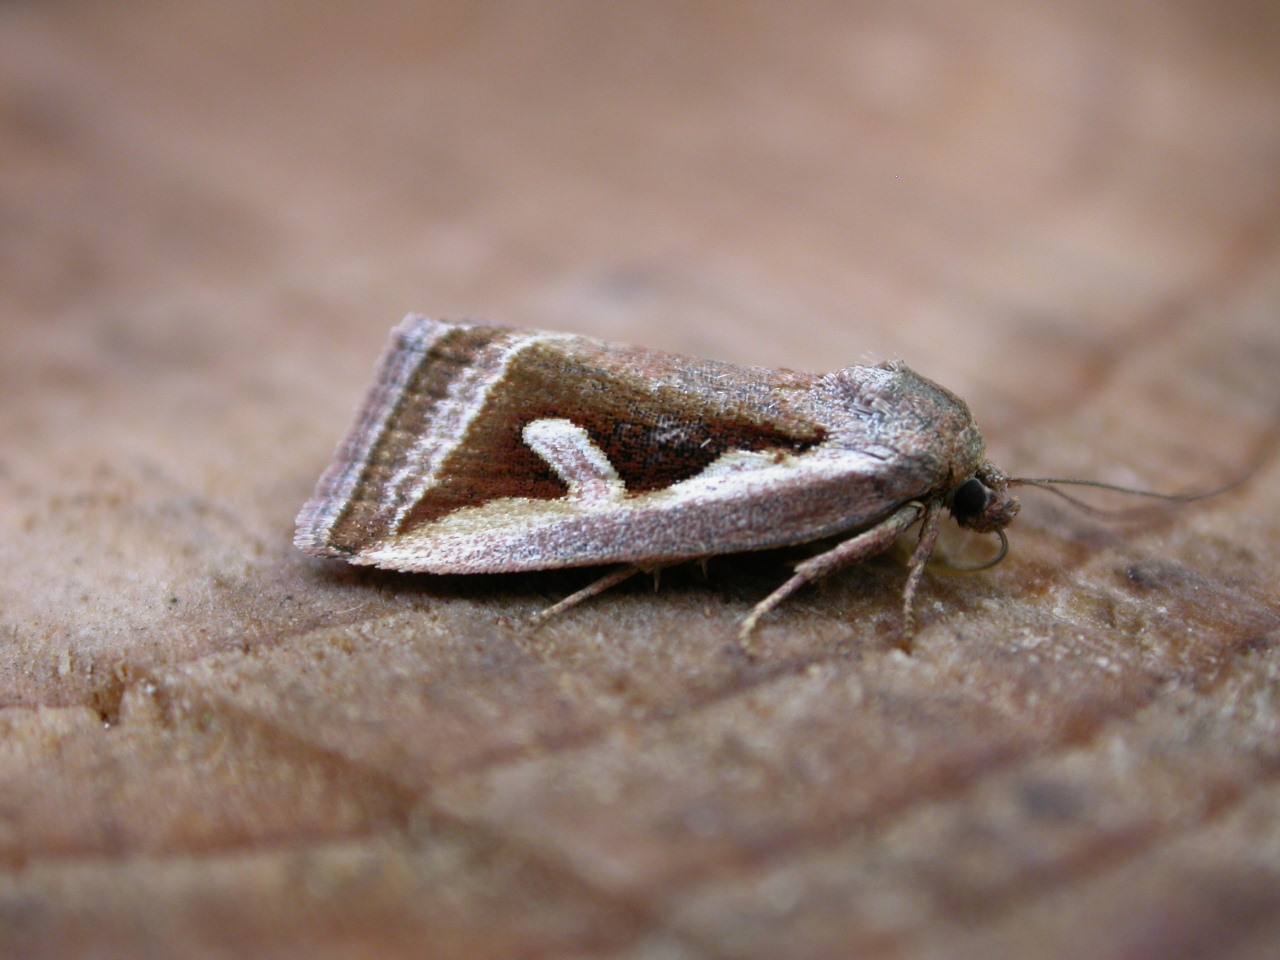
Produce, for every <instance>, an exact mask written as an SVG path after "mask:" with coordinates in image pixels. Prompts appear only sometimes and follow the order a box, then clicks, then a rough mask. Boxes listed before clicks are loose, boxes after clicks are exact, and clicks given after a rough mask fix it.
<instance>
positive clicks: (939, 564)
mask: <svg viewBox="0 0 1280 960" xmlns="http://www.w3.org/2000/svg"><path fill="white" fill-rule="evenodd" d="M993 533H995V535H996V536H997V537H999V538H1000V552H999V553H997V554H996V555H995V556H994V557H992V558H991V559H990V560H984V561H983V562H982V563H980V564H978V565H977V566H974V567H957V566H956V565H955V564H951V563H947V561H945V560H934V561H933V566H934V567H936V568H937V569H939V570H943V571H946V572H947V573H977V572H978V571H979V570H990V569H991V568H992V567H994V566H995V565H996V564H997V563H999V562H1000V561H1001V560H1003V559H1004V558H1005V556H1006V555H1007V554H1008V553H1009V538H1008V537H1007V536H1005V533H1004V531H1003V530H995V531H993Z"/></svg>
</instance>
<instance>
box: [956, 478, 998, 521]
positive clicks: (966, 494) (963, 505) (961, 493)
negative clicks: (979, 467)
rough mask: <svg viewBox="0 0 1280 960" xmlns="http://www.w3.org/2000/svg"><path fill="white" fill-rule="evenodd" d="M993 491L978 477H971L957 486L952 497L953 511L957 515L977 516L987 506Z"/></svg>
mask: <svg viewBox="0 0 1280 960" xmlns="http://www.w3.org/2000/svg"><path fill="white" fill-rule="evenodd" d="M990 498H991V491H990V490H988V489H987V486H986V484H984V483H983V482H982V481H981V480H979V479H978V478H977V477H970V478H969V479H968V480H966V481H965V482H964V483H962V484H960V486H958V487H957V488H956V492H955V496H953V497H952V498H951V512H952V513H953V514H954V515H955V516H957V517H976V516H978V514H980V513H982V511H983V510H985V509H986V508H987V501H988V500H989V499H990Z"/></svg>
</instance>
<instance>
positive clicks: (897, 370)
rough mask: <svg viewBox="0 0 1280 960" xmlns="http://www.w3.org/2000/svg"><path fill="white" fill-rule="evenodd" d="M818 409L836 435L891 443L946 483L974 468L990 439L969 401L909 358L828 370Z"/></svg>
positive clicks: (908, 461) (895, 453)
mask: <svg viewBox="0 0 1280 960" xmlns="http://www.w3.org/2000/svg"><path fill="white" fill-rule="evenodd" d="M810 400H811V403H810V407H811V413H810V416H812V417H813V418H814V419H815V420H817V421H819V422H821V423H822V425H823V426H824V427H825V428H826V429H827V430H829V431H830V442H831V443H832V444H834V445H837V446H840V447H846V448H856V449H862V450H868V451H877V450H878V451H883V455H884V456H885V457H886V458H893V459H894V460H895V461H898V462H901V463H902V464H904V465H910V468H912V469H917V470H920V471H923V472H927V473H928V474H930V475H931V476H933V477H935V478H936V482H937V484H938V485H939V486H942V487H946V486H950V485H954V484H956V483H959V482H961V481H962V480H964V479H965V478H967V477H969V476H972V475H973V474H974V473H975V472H976V471H977V470H978V468H979V467H980V466H981V464H982V463H983V454H984V452H985V445H984V443H983V441H982V434H981V433H979V432H978V427H977V424H975V423H974V422H973V417H972V415H970V413H969V408H968V407H967V406H966V405H965V403H964V401H963V400H961V399H960V398H959V397H957V396H956V395H955V394H953V393H951V392H950V391H949V390H946V389H945V388H943V387H940V386H938V385H937V384H936V383H934V382H933V381H932V380H928V379H926V378H924V377H922V376H920V375H919V374H918V373H916V372H915V371H913V370H911V369H910V368H908V367H907V366H906V365H905V364H903V363H901V362H892V363H885V364H880V365H878V366H874V367H848V368H846V369H844V370H838V371H836V372H835V373H831V374H828V375H827V376H825V377H823V378H821V380H819V381H818V383H817V385H816V386H815V388H814V390H813V392H812V395H811V398H810Z"/></svg>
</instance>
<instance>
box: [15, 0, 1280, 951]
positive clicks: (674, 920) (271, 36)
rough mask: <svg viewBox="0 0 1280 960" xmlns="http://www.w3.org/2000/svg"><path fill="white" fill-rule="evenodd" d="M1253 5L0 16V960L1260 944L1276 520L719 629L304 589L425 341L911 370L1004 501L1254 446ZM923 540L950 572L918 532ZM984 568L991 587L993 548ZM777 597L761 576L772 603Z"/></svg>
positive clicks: (707, 597)
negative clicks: (295, 522) (356, 471)
mask: <svg viewBox="0 0 1280 960" xmlns="http://www.w3.org/2000/svg"><path fill="white" fill-rule="evenodd" d="M1278 43H1280V18H1278V17H1277V14H1276V13H1275V12H1274V7H1272V6H1271V5H1265V4H1261V3H1258V4H1252V5H1251V4H1248V3H1241V4H1234V5H1229V6H1223V5H1221V4H1217V3H1210V2H1208V0H1203V2H1183V3H1147V4H1120V5H1117V4H1111V3H1101V2H1099V3H1096V4H1095V3H1065V2H1062V3H1055V2H1035V0H1032V2H1029V3H1017V4H1014V3H1008V4H996V3H987V4H983V3H976V4H965V5H959V6H956V5H918V6H917V5H913V4H903V3H900V2H893V3H888V2H886V3H862V4H857V5H844V4H831V5H820V4H813V5H804V6H800V5H791V4H785V5H784V4H771V3H759V4H752V3H735V4H718V3H711V2H706V3H685V4H676V3H658V4H639V3H636V4H626V3H614V4H599V3H594V2H590V3H588V2H583V3H576V4H575V3H571V2H561V3H548V4H532V3H531V4H510V5H493V4H484V3H468V4H440V5H438V6H434V7H432V6H427V5H406V6H405V7H403V8H400V7H393V6H388V5H386V4H378V3H374V4H359V5H357V4H349V5H329V4H316V3H310V4H303V3H294V2H282V3H275V4H250V3H234V2H232V3H223V4H212V5H210V4H204V5H200V6H196V5H192V4H181V3H175V2H162V0H153V2H141V0H140V2H133V3H126V4H112V5H104V4H93V3H72V2H62V3H57V2H54V3H43V4H35V3H21V2H10V3H5V4H0V324H3V344H4V349H3V351H0V561H3V569H4V577H3V578H2V579H0V644H2V646H0V650H3V659H2V661H0V691H2V693H0V702H2V703H3V704H4V706H3V709H2V710H0V731H2V733H0V851H3V858H2V861H0V862H2V863H3V867H2V868H0V955H3V956H6V957H9V956H14V957H32V958H64V957H76V956H93V957H132V958H149V957H157V958H159V957H166V958H167V957H188V956H189V957H203V956H218V957H228V956H258V957H282V958H283V957H299V956H306V957H311V958H320V960H325V958H339V957H341V958H348V957H401V956H404V957H468V958H487V957H494V958H507V957H515V956H530V957H557V958H559V957H566V958H568V957H608V958H617V960H622V958H627V960H642V958H643V960H651V958H675V960H686V958H688V960H700V958H730V957H742V958H762V960H764V958H769V960H774V958H781V957H796V958H822V957H833V958H834V957H850V956H857V957H904V958H950V957H960V958H969V957H973V958H990V957H1010V958H1038V957H1046V958H1050V957H1051V958H1059V957H1061V958H1077V957H1090V958H1148V957H1150V958H1161V960H1164V958H1171V957H1192V956H1194V957H1224V958H1225V957H1231V958H1265V957H1273V956H1275V955H1276V953H1277V949H1278V948H1280V782H1278V781H1277V771H1280V676H1278V673H1280V651H1278V650H1277V644H1276V641H1277V638H1280V594H1278V592H1277V587H1276V573H1277V566H1278V565H1280V519H1277V518H1278V517H1280V510H1278V509H1277V507H1278V506H1280V503H1278V500H1280V483H1278V482H1277V476H1278V474H1277V465H1276V463H1275V462H1274V461H1270V462H1268V463H1267V465H1266V466H1264V468H1263V470H1262V471H1261V472H1260V473H1259V474H1258V475H1257V476H1256V478H1255V479H1254V481H1253V482H1252V483H1251V484H1250V485H1248V486H1247V487H1246V488H1244V489H1242V490H1240V491H1237V492H1235V493H1232V494H1230V495H1226V496H1223V497H1221V498H1220V499H1218V500H1215V501H1212V502H1210V503H1207V504H1204V505H1201V506H1198V507H1195V508H1188V509H1184V510H1180V511H1177V512H1174V513H1171V514H1168V515H1166V516H1163V517H1161V518H1159V519H1157V520H1155V521H1153V522H1150V523H1146V524H1142V525H1137V526H1134V525H1115V524H1104V523H1099V522H1096V521H1094V520H1091V519H1088V518H1086V517H1083V516H1081V515H1079V514H1077V513H1074V512H1072V511H1070V510H1069V509H1067V508H1065V507H1064V506H1062V505H1060V504H1059V503H1057V502H1056V501H1052V500H1050V499H1048V498H1044V497H1042V498H1038V499H1033V497H1034V494H1030V495H1028V500H1030V501H1031V502H1030V503H1029V504H1028V506H1027V508H1026V509H1025V510H1024V512H1023V515H1022V516H1021V517H1020V518H1019V520H1018V521H1017V523H1016V524H1015V526H1014V527H1013V528H1012V529H1011V531H1010V532H1011V534H1012V537H1013V540H1014V550H1013V554H1012V556H1011V557H1010V558H1009V560H1008V561H1007V562H1006V563H1005V564H1004V565H1003V566H1001V567H999V568H997V569H996V570H993V571H990V572H988V573H984V574H980V575H975V576H965V577H961V576H945V575H942V574H937V575H934V576H931V577H930V578H928V580H927V581H926V584H925V586H924V589H923V591H922V594H921V602H920V614H921V622H922V629H921V632H920V635H919V638H918V643H917V652H916V654H915V656H914V657H912V658H907V657H905V656H903V655H901V654H899V653H896V652H893V651H892V650H891V649H890V647H889V645H888V643H887V636H888V634H887V628H888V624H889V623H890V622H891V618H892V616H893V611H894V608H895V606H896V602H897V591H898V589H899V587H900V585H901V582H902V576H903V571H902V567H901V563H900V561H899V562H894V561H892V560H884V561H882V562H876V563H873V564H871V565H869V566H868V567H867V568H866V569H864V570H860V571H855V572H852V573H850V574H848V575H846V576H844V577H842V578H840V579H839V580H838V581H837V582H834V583H832V584H831V585H830V586H829V587H828V589H826V590H822V591H816V590H815V591H812V592H808V593H805V594H803V595H802V596H800V597H798V598H797V599H796V600H795V601H793V602H791V603H789V604H787V605H786V606H785V607H784V608H782V609H781V610H779V611H778V612H777V613H776V614H775V615H774V616H772V617H771V618H770V619H769V620H768V621H766V623H765V624H763V626H762V630H761V633H760V640H761V646H762V648H764V649H765V651H766V653H765V655H764V656H763V657H762V659H761V660H760V661H759V662H758V663H751V662H748V661H746V660H744V659H743V658H742V657H741V656H740V655H738V654H736V653H735V651H734V649H733V647H732V643H731V638H732V636H733V629H734V628H733V624H734V621H735V619H736V618H737V617H738V616H741V615H742V613H744V612H745V610H746V609H747V608H748V606H749V605H750V603H752V602H753V601H754V600H756V599H758V598H759V597H761V596H762V595H763V594H764V593H765V592H767V591H768V589H770V587H771V586H773V585H775V584H776V583H777V582H778V580H779V578H780V577H781V576H783V575H785V572H786V565H785V563H786V559H787V558H784V557H776V556H774V557H768V556H765V557H751V558H746V559H726V560H720V561H717V562H715V563H713V564H712V566H711V570H710V574H709V578H708V579H707V580H706V581H703V580H701V579H699V577H698V576H697V574H696V572H689V573H680V572H676V573H673V574H671V575H668V576H667V577H666V578H665V579H664V585H663V589H662V591H661V592H659V593H657V594H656V595H655V594H653V593H652V592H650V591H649V590H648V589H647V588H646V587H644V586H643V585H636V586H633V587H630V588H623V589H619V590H618V591H617V592H615V593H613V594H612V595H609V596H606V597H603V598H600V599H599V600H598V601H597V602H594V603H592V604H590V605H588V606H584V607H582V608H580V609H578V610H574V611H572V612H571V613H570V614H568V615H566V616H565V617H564V618H563V619H561V620H559V621H557V622H555V623H553V624H551V625H549V626H548V627H547V628H545V629H544V630H542V631H541V632H539V633H536V634H532V633H530V632H528V631H527V630H525V629H523V628H522V627H521V625H520V622H521V618H522V617H524V616H525V615H526V614H528V613H530V612H531V611H533V610H535V609H537V608H538V607H540V606H541V605H543V604H545V603H547V602H548V601H549V600H552V599H554V598H557V597H559V596H562V595H563V594H564V593H565V592H567V591H568V590H570V589H572V588H573V587H575V586H577V585H580V584H581V583H582V582H584V580H583V577H582V575H580V574H548V575H538V576H500V577H492V578H470V579H468V578H459V577H455V578H423V577H411V576H392V575H386V574H378V573H372V572H359V571H353V570H350V569H346V568H343V567H342V566H341V565H338V566H333V565H329V564H326V563H323V562H319V561H315V562H312V561H309V560H307V559H306V558H304V557H302V556H301V555H300V554H298V553H297V552H296V551H295V550H293V548H292V547H291V546H290V535H291V524H292V518H293V514H294V512H295V511H296V510H297V508H298V506H299V505H300V504H301V502H302V501H303V499H304V498H305V497H306V496H307V494H308V493H309V491H310V488H311V485H312V484H313V483H314V481H315V478H316V476H317V475H318V473H319V471H320V469H321V468H322V467H323V465H324V464H325V462H326V461H327V459H328V457H329V454H330V452H331V450H332V447H333V444H334V443H335V442H336V441H337V439H338V437H339V436H340V435H341V433H342V431H343V430H344V429H345V426H346V423H347V421H348V418H349V417H350V415H351V412H352V409H353V408H354V405H355V403H356V401H357V399H358V397H359V394H360V392H361V390H362V389H363V386H364V383H365V381H366V378H367V376H368V374H369V370H370V368H371V365H372V363H373V361H374V359H375V357H376V356H377V353H378V350H379V349H380V348H381V345H382V343H383V341H384V338H385V336H386V332H387V330H388V328H389V327H390V326H391V325H392V324H394V323H395V322H397V321H398V320H399V318H400V317H401V316H402V315H403V314H404V313H406V312H408V311H409V310H411V309H413V310H421V311H425V312H428V313H431V314H434V315H439V316H452V317H475V318H484V319H488V320H493V321H495V322H500V323H508V324H513V325H520V326H527V327H547V328H553V329H567V330H576V331H580V332H583V333H590V334H593V335H596V336H602V337H606V338H609V339H614V340H621V341H630V342H636V343H642V344H645V345H648V346H653V347H658V348H664V349H670V350H677V351H682V352H686V353H693V354H701V355H707V356H714V357H718V358H721V359H726V360H732V361H736V362H742V363H758V364H768V365H784V366H792V367H796V368H799V369H815V370H821V369H829V368H832V367H836V366H843V365H847V364H849V363H854V362H860V361H865V360H874V359H880V358H884V357H892V356H901V357H903V358H905V359H907V360H908V361H909V362H910V363H911V364H912V366H913V367H915V368H916V369H918V370H920V371H921V372H922V373H924V374H926V375H928V376H930V377H933V378H935V379H937V380H938V381H939V382H941V383H943V384H945V385H947V386H948V387H950V388H952V389H954V390H955V391H956V392H958V393H959V394H960V395H962V396H964V397H966V398H967V399H968V400H969V401H970V403H971V404H972V406H973V407H974V410H975V413H976V415H977V416H978V419H979V422H980V423H981V424H982V425H983V427H984V430H985V432H986V434H987V438H988V441H989V444H990V446H991V447H992V450H993V455H994V457H995V459H996V460H997V462H998V463H1000V464H1001V465H1003V466H1004V467H1006V468H1007V469H1009V470H1011V471H1013V472H1017V473H1024V474H1046V473H1047V474H1056V473H1067V474H1073V475H1084V476H1092V477H1098V478H1102V479H1109V480H1114V481H1119V482H1128V483H1138V484H1142V485H1150V486H1158V487H1161V488H1166V489H1179V488H1187V487H1194V486H1203V485H1210V484H1213V483H1215V482H1218V481H1220V480H1221V479H1223V478H1226V477H1229V476H1231V475H1232V474H1233V473H1235V472H1237V471H1238V470H1239V469H1241V468H1242V467H1243V466H1244V465H1245V464H1247V463H1249V462H1250V461H1251V460H1252V459H1253V458H1254V457H1256V456H1257V455H1258V454H1260V453H1261V452H1262V451H1264V450H1267V449H1270V448H1271V447H1273V446H1274V445H1275V440H1276V437H1275V417H1276V409H1277V406H1280V376H1278V373H1280V58H1277V57H1276V56H1275V50H1276V48H1277V44H1278ZM950 549H951V551H952V552H953V553H955V552H957V551H961V550H963V549H964V544H963V543H962V542H957V543H953V544H952V545H951V548H950ZM975 552H976V551H975ZM791 559H795V558H794V557H792V558H791Z"/></svg>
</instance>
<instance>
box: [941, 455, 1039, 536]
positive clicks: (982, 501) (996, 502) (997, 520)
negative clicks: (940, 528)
mask: <svg viewBox="0 0 1280 960" xmlns="http://www.w3.org/2000/svg"><path fill="white" fill-rule="evenodd" d="M947 505H948V506H949V507H950V508H951V515H952V516H953V517H955V519H956V523H958V524H960V526H962V527H964V528H965V529H967V530H976V531H977V532H978V533H993V532H995V531H997V530H1003V529H1004V528H1005V527H1007V526H1008V525H1009V522H1010V521H1011V520H1013V518H1014V517H1016V516H1017V515H1018V511H1019V510H1020V509H1021V508H1022V504H1020V503H1018V499H1017V497H1015V496H1013V494H1011V493H1010V492H1009V478H1008V477H1006V476H1005V475H1004V474H1003V473H1002V472H1001V471H1000V470H998V469H996V468H995V467H994V466H992V465H991V464H990V463H983V464H982V466H980V467H978V469H977V471H976V472H975V473H974V475H973V476H971V477H969V478H968V479H967V480H965V481H964V482H962V483H961V484H960V485H959V486H957V487H956V488H955V489H954V490H952V491H951V500H950V503H948V504H947Z"/></svg>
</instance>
